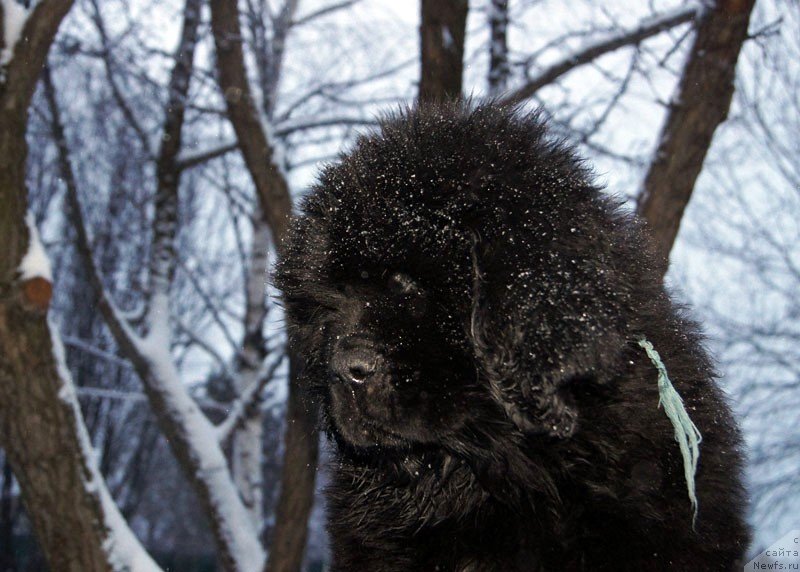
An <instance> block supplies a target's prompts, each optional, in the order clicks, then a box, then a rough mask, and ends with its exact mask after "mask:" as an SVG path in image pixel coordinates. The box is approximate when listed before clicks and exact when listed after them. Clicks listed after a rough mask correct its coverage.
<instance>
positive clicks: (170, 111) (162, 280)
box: [44, 0, 265, 572]
mask: <svg viewBox="0 0 800 572" xmlns="http://www.w3.org/2000/svg"><path fill="white" fill-rule="evenodd" d="M199 4H200V0H188V1H187V8H186V10H185V13H184V24H183V27H184V29H183V32H182V35H181V42H180V44H179V46H178V48H177V51H176V53H177V54H181V56H180V57H179V58H178V59H177V60H176V64H175V67H174V68H173V73H172V77H171V81H170V104H171V105H172V107H169V106H168V107H167V109H166V110H165V124H164V130H165V133H166V132H170V133H171V134H172V135H173V137H172V138H175V137H174V135H175V134H176V133H177V132H179V131H180V127H181V125H182V121H183V117H182V114H183V109H184V108H183V106H182V105H176V101H177V100H179V99H184V98H185V93H186V92H187V91H188V86H189V76H190V74H191V61H192V57H191V56H192V54H193V47H194V44H195V38H196V35H197V26H198V25H199V17H198V13H199ZM190 28H193V30H192V29H190ZM44 80H45V81H44V85H45V96H46V98H47V101H48V104H49V106H50V109H51V117H52V129H53V132H54V135H55V139H56V143H57V148H58V155H59V165H60V168H61V171H62V177H63V178H64V180H65V182H66V187H67V200H68V202H69V207H70V210H71V218H72V220H73V222H74V224H75V228H76V230H77V237H78V245H77V246H78V251H79V253H80V254H81V256H82V258H83V259H84V263H85V265H86V268H87V269H88V272H89V278H90V282H91V284H92V286H93V288H94V289H95V291H96V293H97V296H98V298H99V301H100V303H99V305H100V309H101V312H102V314H103V316H104V318H105V320H106V323H107V324H108V326H109V329H110V331H111V333H112V335H113V336H114V338H115V340H116V342H117V344H118V345H119V347H120V348H121V350H122V351H123V353H124V354H125V355H126V357H128V359H129V360H130V361H131V363H132V364H133V366H134V368H135V369H136V372H137V374H138V375H139V377H140V379H141V380H142V383H143V385H144V389H145V393H146V394H147V397H148V399H149V402H150V404H151V407H152V410H153V412H154V413H155V414H156V417H157V420H158V423H159V426H160V428H161V430H162V431H163V432H164V434H165V436H166V438H167V440H168V442H169V444H170V446H171V447H172V450H173V452H174V454H175V456H176V458H177V459H178V461H179V463H180V464H181V466H182V468H183V470H184V472H185V473H186V475H187V477H188V478H189V481H190V482H191V483H192V485H193V486H194V488H195V489H196V491H197V493H198V496H199V497H200V499H201V501H202V502H203V505H204V508H205V509H206V514H207V515H208V517H209V519H210V520H211V523H212V529H213V531H214V534H215V539H216V541H217V547H218V550H219V553H220V558H221V559H222V560H223V562H224V563H225V567H226V569H228V570H233V571H236V572H248V571H251V570H260V569H261V566H262V565H263V562H264V559H265V554H264V550H263V547H262V546H261V543H260V540H259V538H258V534H257V531H256V530H255V528H254V527H253V526H252V525H251V523H250V521H249V517H248V514H247V511H246V508H245V507H244V505H243V503H242V501H241V499H240V497H239V494H238V492H237V490H236V487H235V485H234V482H233V479H232V478H231V474H230V470H229V468H228V464H227V460H226V458H225V455H224V453H223V451H222V449H221V447H220V446H219V444H218V441H217V438H216V432H215V429H214V425H213V424H212V423H211V422H210V421H209V419H208V418H207V417H206V415H205V414H204V413H203V412H202V410H201V409H200V407H199V406H198V404H197V403H196V402H195V401H194V400H193V398H192V397H191V395H190V394H189V392H188V390H187V387H186V385H185V384H184V383H183V382H182V380H181V379H180V375H179V373H178V370H177V367H176V365H175V362H174V359H173V357H172V355H171V347H172V340H171V334H170V322H169V319H170V303H169V282H170V278H171V276H172V273H173V272H174V268H175V247H174V240H175V234H176V230H177V216H178V213H177V208H178V200H177V192H178V186H179V180H178V172H177V170H176V157H177V154H178V151H179V149H178V147H177V146H172V145H164V146H162V148H161V150H160V153H159V158H158V165H157V176H158V179H159V180H158V185H159V191H158V193H157V197H156V206H155V213H154V223H153V226H154V237H153V242H154V244H153V248H151V260H150V269H151V275H150V283H149V285H148V286H149V288H148V293H149V300H148V308H147V312H146V317H145V320H144V321H145V331H146V334H144V335H139V334H138V333H137V332H136V331H135V330H134V328H133V327H132V325H131V324H130V323H129V322H127V321H126V320H125V318H124V317H123V316H122V314H121V312H120V311H119V310H118V309H117V307H116V305H115V304H114V302H113V300H112V298H111V296H110V295H109V293H108V292H107V291H106V289H105V288H104V286H103V281H102V277H101V275H100V273H99V270H98V267H97V265H96V264H95V262H94V259H93V256H92V252H91V247H90V244H91V242H90V240H89V235H88V231H87V228H86V224H85V221H84V218H83V216H82V210H81V205H80V200H79V197H78V192H77V184H76V182H75V176H74V173H73V170H72V166H71V161H70V158H69V149H68V147H67V145H66V142H65V137H64V132H63V124H62V123H61V121H60V116H59V113H58V105H57V101H56V97H55V90H54V87H53V83H52V79H51V78H50V77H49V73H45V78H44ZM176 108H177V111H176ZM178 113H179V114H180V116H179V115H178ZM178 141H179V139H178Z"/></svg>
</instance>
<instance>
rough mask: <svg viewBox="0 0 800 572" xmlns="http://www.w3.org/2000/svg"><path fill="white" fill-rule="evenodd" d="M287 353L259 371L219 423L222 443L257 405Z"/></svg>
mask: <svg viewBox="0 0 800 572" xmlns="http://www.w3.org/2000/svg"><path fill="white" fill-rule="evenodd" d="M285 358H286V355H285V354H284V355H281V356H280V357H279V358H278V359H277V360H275V361H274V362H273V363H272V364H271V365H270V366H269V367H268V368H267V369H266V370H262V371H259V372H258V374H257V375H256V376H255V382H254V383H252V384H251V385H250V386H249V387H248V388H246V389H245V390H244V392H243V393H242V394H241V395H240V396H239V398H238V399H237V400H236V401H235V402H234V403H233V407H232V408H231V412H230V413H229V414H228V416H227V417H226V418H225V420H224V421H223V422H222V423H220V424H219V425H217V438H218V439H219V442H220V444H221V445H225V444H226V443H227V442H228V441H229V440H230V438H231V436H232V435H233V432H234V430H236V428H237V427H239V426H240V425H241V424H242V423H243V422H244V421H245V420H246V419H247V417H248V411H249V410H250V409H252V408H253V407H256V406H257V405H258V403H259V401H260V399H261V397H260V396H261V392H262V391H263V389H264V387H266V385H267V384H268V383H269V382H270V381H272V380H273V379H274V377H275V372H277V371H278V368H279V367H280V366H281V365H282V364H283V362H284V360H285Z"/></svg>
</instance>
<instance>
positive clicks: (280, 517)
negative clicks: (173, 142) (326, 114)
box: [211, 0, 319, 572]
mask: <svg viewBox="0 0 800 572" xmlns="http://www.w3.org/2000/svg"><path fill="white" fill-rule="evenodd" d="M211 26H212V29H213V32H214V41H215V44H216V48H217V73H218V76H219V84H220V88H221V90H222V92H223V94H224V96H225V102H226V105H227V109H228V117H229V118H230V121H231V123H232V125H233V128H234V131H235V132H236V138H237V140H238V142H239V147H240V149H241V151H242V155H243V157H244V160H245V164H246V165H247V168H248V170H249V171H250V174H251V176H252V178H253V182H254V184H255V187H256V193H257V195H258V198H259V204H260V208H261V210H262V213H263V215H264V218H265V220H266V221H267V224H268V225H269V228H270V231H271V233H272V238H273V241H274V243H275V247H276V249H277V250H278V251H279V252H280V250H281V248H282V240H283V237H284V236H285V235H286V231H287V229H288V224H289V219H290V217H291V213H292V198H291V195H290V194H289V186H288V184H287V182H286V179H285V177H284V175H283V173H282V171H281V168H280V165H278V163H277V156H276V152H275V147H274V144H273V142H272V141H270V139H269V137H268V135H267V133H266V131H265V129H264V125H263V124H262V122H261V119H260V116H259V112H258V109H257V107H256V104H255V100H254V99H253V95H252V91H251V89H250V83H249V80H248V78H247V71H246V69H245V65H244V54H243V50H242V33H241V26H240V23H239V11H238V7H237V3H236V0H211ZM295 363H296V362H295V360H290V366H289V370H290V374H289V397H288V403H287V411H286V434H285V437H284V441H285V454H284V463H283V473H282V475H281V494H280V498H279V500H278V507H277V510H276V520H275V528H274V537H273V540H272V544H271V547H270V551H269V559H268V562H267V565H266V570H268V571H269V572H297V571H298V570H300V567H301V565H302V562H303V556H304V553H305V545H306V538H307V536H308V517H309V515H310V513H311V507H312V505H313V501H314V481H315V479H316V471H317V453H318V451H317V448H318V441H319V436H318V431H317V428H316V413H315V412H314V411H313V410H312V409H311V408H310V407H309V405H308V404H307V403H306V402H305V401H304V400H303V398H302V390H301V388H300V385H299V381H298V379H297V375H296V372H297V368H296V367H295Z"/></svg>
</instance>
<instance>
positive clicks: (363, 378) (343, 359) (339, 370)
mask: <svg viewBox="0 0 800 572" xmlns="http://www.w3.org/2000/svg"><path fill="white" fill-rule="evenodd" d="M379 362H380V355H379V354H378V352H376V351H375V350H374V349H373V348H371V347H363V346H360V347H347V348H339V350H338V351H337V352H336V355H335V356H334V358H333V363H331V367H332V369H333V373H334V374H335V375H336V376H337V377H338V378H339V379H341V380H343V381H347V382H349V383H365V382H367V381H369V380H370V378H372V377H373V376H374V375H375V373H376V372H377V370H378V366H379Z"/></svg>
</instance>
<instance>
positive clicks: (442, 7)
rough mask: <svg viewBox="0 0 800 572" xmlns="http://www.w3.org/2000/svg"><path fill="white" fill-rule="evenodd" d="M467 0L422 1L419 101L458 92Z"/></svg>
mask: <svg viewBox="0 0 800 572" xmlns="http://www.w3.org/2000/svg"><path fill="white" fill-rule="evenodd" d="M468 9H469V3H468V0H422V25H421V26H420V46H421V74H420V82H419V98H420V100H443V99H447V98H453V97H458V96H460V95H461V84H462V79H463V74H464V62H463V60H464V36H465V33H466V26H467V11H468Z"/></svg>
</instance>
